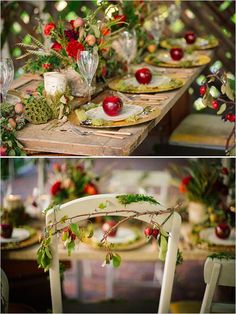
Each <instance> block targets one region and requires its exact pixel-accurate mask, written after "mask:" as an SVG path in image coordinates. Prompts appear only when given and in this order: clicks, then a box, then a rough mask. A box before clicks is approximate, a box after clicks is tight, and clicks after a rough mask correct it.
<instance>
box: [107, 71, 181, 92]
mask: <svg viewBox="0 0 236 314" xmlns="http://www.w3.org/2000/svg"><path fill="white" fill-rule="evenodd" d="M183 84H184V81H182V80H180V79H178V78H177V77H176V76H175V75H171V74H169V75H163V74H160V75H157V74H156V73H154V74H153V75H152V80H151V82H150V83H149V84H140V83H139V82H138V81H137V80H136V78H135V77H134V76H133V77H122V78H118V79H115V80H112V81H111V82H110V83H109V84H108V86H109V88H111V89H113V90H116V91H119V92H125V93H135V94H139V93H142V94H143V93H147V94H148V93H158V92H164V91H170V90H174V89H177V88H180V87H181V86H183Z"/></svg>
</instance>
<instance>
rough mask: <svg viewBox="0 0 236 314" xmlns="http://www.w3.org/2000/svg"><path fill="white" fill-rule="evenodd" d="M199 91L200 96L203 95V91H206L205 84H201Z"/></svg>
mask: <svg viewBox="0 0 236 314" xmlns="http://www.w3.org/2000/svg"><path fill="white" fill-rule="evenodd" d="M199 91H200V95H201V96H204V95H205V93H206V86H205V85H202V86H201V87H200V89H199Z"/></svg>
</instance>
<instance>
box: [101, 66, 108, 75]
mask: <svg viewBox="0 0 236 314" xmlns="http://www.w3.org/2000/svg"><path fill="white" fill-rule="evenodd" d="M101 74H102V76H103V77H105V76H106V75H107V67H106V66H105V65H104V66H103V67H102V70H101Z"/></svg>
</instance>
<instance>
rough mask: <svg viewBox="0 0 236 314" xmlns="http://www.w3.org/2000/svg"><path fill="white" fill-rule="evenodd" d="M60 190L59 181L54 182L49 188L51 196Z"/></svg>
mask: <svg viewBox="0 0 236 314" xmlns="http://www.w3.org/2000/svg"><path fill="white" fill-rule="evenodd" d="M60 190H61V181H59V180H58V181H56V182H54V183H53V185H52V186H51V194H52V195H53V196H55V195H57V193H58V192H59V191H60Z"/></svg>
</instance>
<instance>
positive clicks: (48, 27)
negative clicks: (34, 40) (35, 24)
mask: <svg viewBox="0 0 236 314" xmlns="http://www.w3.org/2000/svg"><path fill="white" fill-rule="evenodd" d="M55 28H56V25H55V24H54V23H48V24H46V25H45V26H44V35H46V36H49V35H51V31H52V30H54V29H55Z"/></svg>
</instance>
